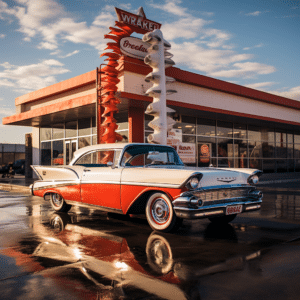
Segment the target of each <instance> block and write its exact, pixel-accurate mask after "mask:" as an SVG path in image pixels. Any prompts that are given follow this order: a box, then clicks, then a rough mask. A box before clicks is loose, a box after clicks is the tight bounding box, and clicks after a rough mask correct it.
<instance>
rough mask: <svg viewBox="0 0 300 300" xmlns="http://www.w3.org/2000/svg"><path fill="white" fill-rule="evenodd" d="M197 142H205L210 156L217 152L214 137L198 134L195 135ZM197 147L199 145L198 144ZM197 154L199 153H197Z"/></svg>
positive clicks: (215, 154) (214, 155)
mask: <svg viewBox="0 0 300 300" xmlns="http://www.w3.org/2000/svg"><path fill="white" fill-rule="evenodd" d="M197 143H198V144H201V145H202V144H205V145H207V146H208V147H209V152H210V155H211V157H216V156H217V152H216V138H210V137H205V136H198V137H197ZM198 148H199V146H198ZM198 155H199V153H198Z"/></svg>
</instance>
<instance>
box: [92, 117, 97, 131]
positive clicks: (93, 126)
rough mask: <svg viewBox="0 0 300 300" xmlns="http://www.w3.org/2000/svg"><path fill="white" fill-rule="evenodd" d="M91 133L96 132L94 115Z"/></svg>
mask: <svg viewBox="0 0 300 300" xmlns="http://www.w3.org/2000/svg"><path fill="white" fill-rule="evenodd" d="M92 133H93V134H97V127H96V117H92Z"/></svg>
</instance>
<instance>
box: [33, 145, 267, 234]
mask: <svg viewBox="0 0 300 300" xmlns="http://www.w3.org/2000/svg"><path fill="white" fill-rule="evenodd" d="M32 168H33V169H34V171H35V172H36V173H37V175H38V176H39V179H40V180H38V181H36V182H35V183H34V184H33V185H32V187H31V189H32V194H33V195H35V196H40V197H43V198H44V199H49V200H50V202H51V205H52V207H53V209H54V210H56V211H68V210H69V209H70V208H71V206H72V205H79V206H88V207H92V208H94V209H101V210H104V211H109V212H115V213H120V214H129V215H130V214H145V215H146V218H147V221H148V223H149V225H150V226H151V228H152V229H154V230H157V231H162V232H168V231H172V230H175V229H176V228H178V227H179V226H180V224H181V222H182V220H183V219H198V218H209V220H210V221H211V222H215V223H220V224H222V223H223V224H224V223H228V222H230V221H232V220H233V219H234V218H235V217H236V215H237V214H240V213H243V212H249V211H254V210H258V209H260V207H261V202H262V193H261V192H260V191H257V190H256V188H255V186H254V185H255V184H256V183H257V182H258V177H259V175H260V174H261V171H259V170H255V169H221V168H213V167H207V168H194V167H187V166H185V165H184V164H183V163H182V161H181V159H180V158H179V156H178V154H177V152H176V151H175V149H174V148H172V147H171V146H164V145H155V144H121V143H116V144H100V145H93V146H88V147H84V148H81V149H80V150H78V151H76V152H75V154H74V158H73V160H72V161H71V163H70V164H69V165H65V166H32Z"/></svg>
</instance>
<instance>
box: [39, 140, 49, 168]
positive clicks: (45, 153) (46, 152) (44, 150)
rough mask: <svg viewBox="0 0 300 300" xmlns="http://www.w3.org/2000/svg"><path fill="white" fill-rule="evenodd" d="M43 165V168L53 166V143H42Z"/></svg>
mask: <svg viewBox="0 0 300 300" xmlns="http://www.w3.org/2000/svg"><path fill="white" fill-rule="evenodd" d="M41 164H42V165H43V166H49V165H51V142H43V143H41Z"/></svg>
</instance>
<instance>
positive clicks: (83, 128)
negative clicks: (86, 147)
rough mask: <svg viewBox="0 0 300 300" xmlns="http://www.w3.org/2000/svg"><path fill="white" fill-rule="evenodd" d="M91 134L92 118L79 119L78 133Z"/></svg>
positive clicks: (80, 134)
mask: <svg viewBox="0 0 300 300" xmlns="http://www.w3.org/2000/svg"><path fill="white" fill-rule="evenodd" d="M90 134H91V119H90V118H86V119H81V120H78V135H79V136H82V135H90Z"/></svg>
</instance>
